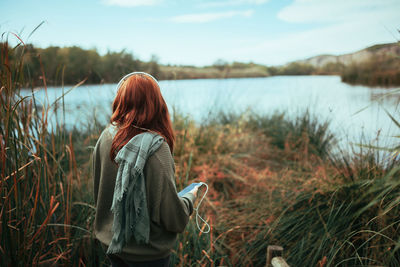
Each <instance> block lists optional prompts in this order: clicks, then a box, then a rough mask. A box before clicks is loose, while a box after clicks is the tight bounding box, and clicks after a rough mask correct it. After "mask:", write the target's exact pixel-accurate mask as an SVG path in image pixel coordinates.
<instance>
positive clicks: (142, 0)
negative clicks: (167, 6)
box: [103, 0, 162, 7]
mask: <svg viewBox="0 0 400 267" xmlns="http://www.w3.org/2000/svg"><path fill="white" fill-rule="evenodd" d="M161 2H162V0H104V1H103V3H104V4H106V5H109V6H121V7H136V6H155V5H158V4H159V3H161Z"/></svg>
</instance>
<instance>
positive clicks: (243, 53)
mask: <svg viewBox="0 0 400 267" xmlns="http://www.w3.org/2000/svg"><path fill="white" fill-rule="evenodd" d="M0 10H2V12H1V13H2V16H1V17H0V32H1V33H2V34H3V35H2V36H3V40H4V39H5V38H8V40H9V41H10V42H15V40H16V38H15V36H14V35H13V34H17V35H18V36H20V37H21V39H22V40H23V41H24V42H25V43H32V44H34V45H35V46H38V47H43V48H44V47H47V46H61V47H63V46H73V45H77V46H80V47H82V48H85V49H92V48H95V49H97V51H98V52H99V53H100V54H102V55H103V54H105V53H107V51H121V50H123V49H125V51H127V52H129V53H132V54H133V55H134V56H135V57H136V58H139V59H141V60H149V59H150V58H151V56H152V55H156V56H157V57H158V58H159V62H160V63H163V64H178V65H196V66H204V65H210V64H213V63H214V62H216V61H217V60H219V59H222V60H224V61H227V62H233V61H240V62H255V63H260V64H264V65H282V64H286V63H288V62H290V61H295V60H300V59H305V58H309V57H312V56H316V55H320V54H333V55H339V54H345V53H351V52H355V51H357V50H360V49H363V48H366V47H368V46H371V45H374V44H380V43H389V42H396V41H398V40H399V39H400V33H399V32H398V30H399V29H400V0H216V1H208V0H68V1H66V0H65V1H62V0H58V1H54V0H0ZM41 22H44V23H43V24H42V25H41V26H40V27H39V28H38V29H37V30H36V31H35V32H34V33H33V34H32V35H30V33H31V32H32V31H33V30H34V29H35V28H36V27H37V26H38V25H39V24H41Z"/></svg>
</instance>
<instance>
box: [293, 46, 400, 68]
mask: <svg viewBox="0 0 400 267" xmlns="http://www.w3.org/2000/svg"><path fill="white" fill-rule="evenodd" d="M387 56H389V57H400V45H399V44H398V43H389V44H378V45H374V46H370V47H367V48H365V49H362V50H359V51H356V52H354V53H349V54H344V55H339V56H335V55H318V56H314V57H311V58H308V59H304V60H298V61H295V62H296V63H300V64H308V65H311V66H313V67H316V68H322V67H324V66H325V65H327V64H329V63H339V64H343V65H345V66H349V65H351V64H359V63H362V62H365V61H368V60H371V59H373V58H375V57H387Z"/></svg>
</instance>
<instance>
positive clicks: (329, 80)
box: [23, 76, 399, 144]
mask: <svg viewBox="0 0 400 267" xmlns="http://www.w3.org/2000/svg"><path fill="white" fill-rule="evenodd" d="M160 86H161V91H162V94H163V96H164V98H165V100H166V102H167V104H168V106H169V109H170V112H173V110H174V109H175V110H177V111H179V112H180V113H182V114H184V115H187V116H189V117H190V118H192V119H194V120H195V121H198V122H201V121H203V120H206V119H207V117H208V116H209V113H210V112H218V111H226V112H239V113H240V112H245V111H246V110H248V109H249V108H251V109H252V110H253V111H254V112H258V113H261V114H266V113H271V112H274V111H285V112H287V113H288V115H289V116H292V117H293V116H296V114H297V113H299V112H302V111H304V110H306V109H309V110H310V111H311V113H312V114H314V115H316V116H317V117H318V118H320V119H321V121H322V120H324V119H329V120H331V122H332V123H331V130H332V131H333V132H334V133H335V134H336V135H337V136H338V137H339V139H340V140H342V141H343V140H344V141H346V142H359V141H360V138H361V136H364V138H365V140H374V139H375V138H376V136H377V135H380V136H381V137H380V139H381V140H383V144H388V143H393V142H394V141H393V140H394V139H392V138H391V136H392V135H394V134H396V131H397V128H396V126H395V125H394V123H393V122H392V121H391V119H390V117H389V116H388V115H387V114H386V112H385V109H386V110H387V111H388V112H389V113H390V114H392V115H393V114H394V115H396V114H397V105H398V104H397V103H398V98H397V97H395V96H387V94H388V90H385V89H382V88H370V87H365V86H350V85H348V84H345V83H342V82H341V80H340V77H338V76H276V77H269V78H244V79H207V80H206V79H199V80H179V81H161V82H160ZM115 87H116V84H105V85H88V86H81V87H78V88H75V89H73V90H72V91H71V92H69V93H68V94H67V95H66V96H65V98H64V101H65V107H66V110H67V112H66V114H65V122H66V124H67V125H69V126H72V125H78V126H79V125H82V124H86V123H90V122H91V121H93V119H94V118H96V119H97V120H99V121H101V122H106V121H108V119H109V116H110V114H111V103H112V100H113V98H114V96H115V92H116V88H115ZM68 89H69V88H64V91H67V90H68ZM62 91H63V90H62V88H59V87H56V88H54V87H53V88H48V90H47V93H48V99H49V101H50V103H51V102H54V100H55V99H57V98H58V97H60V96H61V95H62ZM23 94H24V95H29V94H30V92H29V91H24V92H23ZM35 95H36V98H37V99H39V100H40V101H41V102H46V99H47V98H46V94H45V91H44V90H43V89H40V90H37V91H36V92H35ZM58 103H59V104H61V101H58ZM397 118H399V117H397ZM59 119H60V120H63V119H64V118H59Z"/></svg>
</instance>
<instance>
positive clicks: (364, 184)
mask: <svg viewBox="0 0 400 267" xmlns="http://www.w3.org/2000/svg"><path fill="white" fill-rule="evenodd" d="M4 45H5V44H4V43H3V46H2V47H1V62H2V65H1V72H0V73H1V74H0V83H1V84H0V85H1V91H0V115H1V116H0V175H1V185H0V192H1V193H0V194H1V198H0V201H1V210H0V221H1V226H0V227H1V232H0V265H2V266H9V265H11V266H25V265H49V264H52V263H57V264H63V265H68V266H81V265H82V266H98V265H104V264H109V262H108V261H107V259H105V257H104V253H103V252H102V250H101V248H100V247H99V244H98V243H97V242H96V241H95V240H94V238H93V234H92V231H91V229H92V224H93V219H94V212H95V210H94V207H93V189H92V178H91V165H90V156H91V152H92V148H93V145H94V144H95V143H96V140H97V138H98V137H99V134H100V133H101V130H102V129H103V127H104V125H101V124H99V123H98V122H93V123H88V127H87V128H86V129H80V130H79V131H77V130H72V131H67V130H66V129H65V128H64V127H63V125H57V127H49V124H48V123H49V121H50V120H49V118H48V114H49V112H50V111H52V110H54V109H57V112H64V110H63V99H62V98H61V99H59V100H58V105H48V106H45V107H43V108H41V109H38V108H37V103H36V101H35V99H34V98H32V97H27V98H24V99H22V98H21V97H20V96H19V91H20V89H21V86H22V85H23V84H26V82H29V77H26V76H24V74H25V72H24V70H23V68H24V60H25V57H26V56H27V54H26V53H25V52H26V51H25V50H24V49H23V47H21V49H13V48H8V47H4ZM7 53H14V54H12V55H8V54H7ZM28 55H29V54H28ZM10 56H13V57H14V59H15V58H18V61H16V60H14V61H13V63H12V64H11V63H10V61H9V60H8V58H9V57H10ZM29 56H31V55H29ZM44 74H45V73H43V77H45V75H44ZM43 81H46V79H43ZM42 88H43V89H41V90H46V84H45V83H44V84H43V85H42ZM173 123H174V128H175V131H176V134H177V143H176V148H175V155H174V157H175V161H176V181H177V187H178V189H181V188H183V187H184V186H185V185H187V184H188V183H190V182H191V181H203V182H206V183H207V184H208V185H209V186H210V191H209V193H208V196H207V199H206V201H205V203H204V204H203V206H202V208H201V210H200V214H201V215H204V216H205V218H207V220H208V222H209V223H210V225H211V227H212V229H211V232H210V233H209V234H201V233H199V231H198V230H197V229H196V227H195V221H194V218H192V220H191V222H190V223H189V225H188V227H187V229H186V231H185V232H184V233H182V234H181V235H179V240H178V242H177V244H176V247H175V249H174V252H173V255H172V262H171V264H172V265H174V266H175V265H177V266H219V265H224V266H246V265H247V266H264V264H265V249H266V247H267V245H270V244H279V245H282V246H283V247H284V249H285V255H284V256H285V258H286V259H287V261H288V262H289V264H291V265H293V266H316V265H318V264H319V265H318V266H362V265H365V266H370V265H379V266H398V265H399V264H400V262H399V258H400V250H399V248H400V238H399V228H400V222H399V216H398V214H399V212H400V206H399V204H400V199H399V197H398V196H399V194H400V181H399V172H398V161H397V159H396V157H389V158H383V159H382V158H379V157H377V156H375V153H376V150H374V149H372V148H369V149H363V150H362V152H358V153H350V152H349V153H347V152H342V153H338V154H337V153H336V154H332V148H333V146H334V145H335V137H334V136H333V135H332V134H331V133H330V131H329V122H325V121H320V120H319V119H318V117H315V116H313V115H312V114H310V113H308V112H304V113H303V114H300V115H299V116H298V117H297V118H294V119H289V118H288V117H287V116H286V115H285V113H275V114H268V115H263V116H261V115H257V114H253V113H251V112H250V113H244V114H215V115H210V117H209V118H207V121H204V122H203V123H200V124H196V123H194V122H193V121H192V120H191V119H189V118H187V117H185V116H182V115H180V114H178V113H174V114H173Z"/></svg>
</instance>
